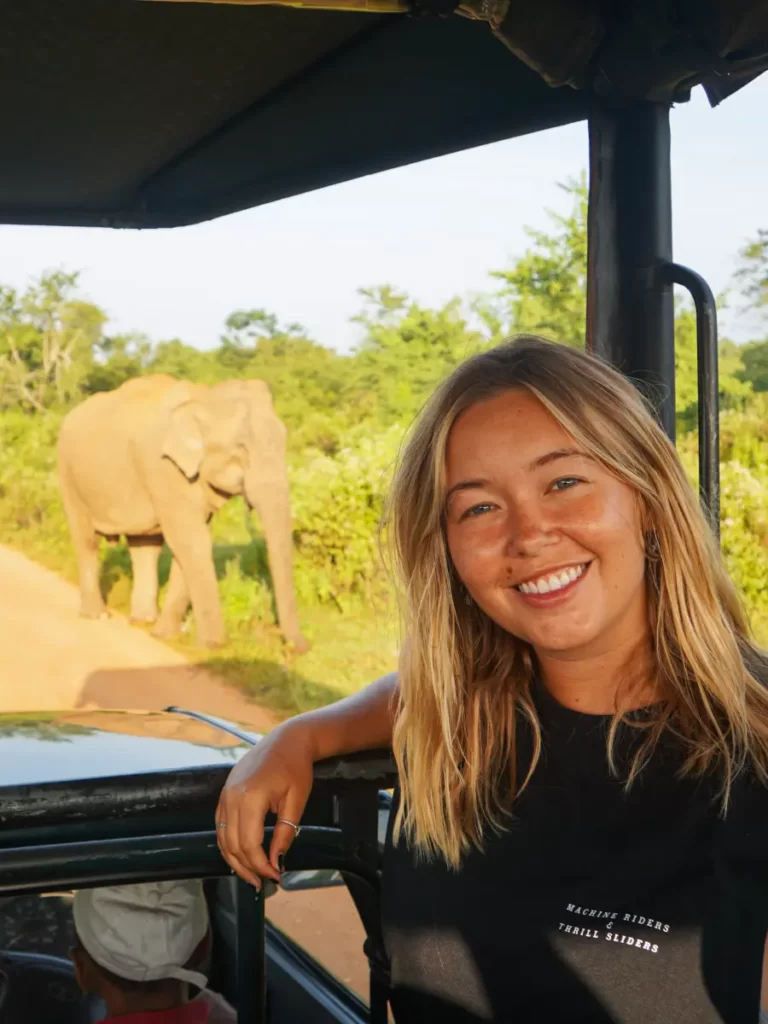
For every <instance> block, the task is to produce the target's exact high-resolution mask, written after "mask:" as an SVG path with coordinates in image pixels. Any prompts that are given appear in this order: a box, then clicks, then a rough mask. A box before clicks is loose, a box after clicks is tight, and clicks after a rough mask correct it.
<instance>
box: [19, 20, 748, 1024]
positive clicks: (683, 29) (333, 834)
mask: <svg viewBox="0 0 768 1024" xmlns="http://www.w3.org/2000/svg"><path fill="white" fill-rule="evenodd" d="M291 7H305V8H310V9H308V10H303V11H302V10H291V9H287V8H291ZM3 14H4V17H3V59H2V61H0V80H1V81H2V85H3V87H4V88H3V95H4V96H6V97H7V98H8V100H7V102H6V104H5V106H4V110H3V150H2V157H0V222H2V223H9V224H10V223H13V224H58V225H80V226H100V227H103V228H143V229H149V228H171V227H177V226H180V225H184V224H191V223H195V222H200V221H203V220H206V219H209V218H212V217H216V216H221V215H224V214H231V213H234V212H235V211H238V210H243V209H246V208H249V207H253V206H257V205H259V204H263V203H269V202H273V201H275V200H277V199H281V198H284V197H288V196H293V195H297V194H298V193H301V192H305V191H308V190H310V189H315V188H320V187H323V186H327V185H330V184H334V183H337V182H341V181H346V180H349V179H352V178H355V177H359V176H361V175H365V174H371V173H373V172H375V171H381V170H384V169H387V168H391V167H396V166H401V165H403V164H406V163H410V162H413V161H416V160H420V159H426V158H428V157H436V156H439V155H442V154H445V153H449V152H455V151H458V150H461V149H465V148H468V147H470V146H477V145H481V144H485V143H490V142H494V141H498V140H501V139H509V138H512V137H514V136H518V135H523V134H526V133H529V132H533V131H538V130H542V129H545V128H550V127H553V126H556V125H563V124H568V123H574V122H585V123H586V125H587V126H588V131H589V161H590V181H589V189H590V197H589V198H590V203H589V223H588V249H589V252H588V266H589V273H588V278H589V279H588V287H587V347H588V349H589V350H591V351H594V352H597V353H599V354H600V355H601V356H603V357H605V358H607V359H609V360H610V361H611V362H612V363H613V364H614V365H616V366H617V367H619V368H620V369H621V370H622V371H623V372H624V373H626V374H628V375H629V376H631V377H632V378H633V379H635V380H637V381H640V382H643V383H645V384H646V385H648V387H649V388H650V390H651V392H652V393H653V397H654V398H655V400H656V405H657V411H658V416H659V420H660V422H661V423H662V425H663V426H664V428H665V429H666V430H667V432H668V433H669V435H670V436H672V437H673V436H674V429H675V420H674V410H675V338H674V302H673V286H674V285H675V284H678V285H682V286H683V287H686V288H687V289H688V290H689V291H691V293H692V296H693V299H694V303H695V305H696V311H697V322H698V360H699V363H698V368H699V442H700V443H699V463H700V466H699V482H700V488H701V497H702V502H703V505H704V508H705V511H706V513H707V515H708V516H709V517H710V520H711V523H712V526H713V529H714V530H715V531H717V527H718V522H719V476H718V474H719V462H718V445H719V437H718V378H717V355H718V349H717V322H716V310H715V303H714V299H713V297H712V293H711V291H710V289H709V288H708V286H707V284H706V282H705V281H703V279H702V278H701V277H700V276H699V275H698V274H696V273H695V272H693V271H691V270H688V269H687V268H684V267H680V266H678V265H677V264H675V262H674V260H673V248H672V190H671V173H670V119H669V111H670V108H671V106H672V104H673V103H682V102H685V101H686V100H687V99H688V98H689V96H690V91H691V89H692V88H694V87H695V86H703V87H704V89H705V90H706V92H707V95H708V97H709V99H710V102H711V103H712V104H713V105H715V104H718V103H720V102H722V101H723V100H726V99H727V97H728V96H730V95H731V94H732V93H734V92H735V91H736V90H738V89H740V88H742V87H744V86H747V87H748V83H749V82H750V81H751V80H752V79H754V78H755V77H756V76H757V75H758V74H761V73H762V72H763V71H764V70H765V69H766V68H767V67H768V4H766V3H765V2H764V0H742V2H740V3H738V4H737V3H735V2H728V0H711V2H710V3H708V4H701V3H697V2H694V0H674V2H673V0H668V2H663V3H658V2H652V0H621V2H619V0H578V2H576V0H515V2H510V0H275V2H274V3H269V2H265V0H240V2H232V3H215V2H214V3H206V2H202V3H189V2H188V3H164V2H145V0H10V3H6V4H5V5H4V11H3ZM585 131H586V129H585ZM734 157H736V158H738V154H734ZM482 188H483V181H482V180H479V181H467V189H468V190H470V189H482ZM295 244H296V245H297V246H299V245H300V244H301V239H300V238H297V239H296V240H295ZM41 641H44V638H42V637H41ZM182 725H183V726H184V727H185V728H182ZM256 741H257V737H255V736H252V735H250V734H248V733H246V732H243V731H242V730H240V729H238V728H237V727H235V726H233V725H230V724H229V723H226V722H220V721H215V720H213V719H210V718H206V717H205V716H202V715H194V714H193V713H190V712H183V711H179V710H177V709H169V710H168V711H167V712H165V713H163V714H153V715H129V714H124V715H116V714H114V713H110V714H108V715H107V714H105V713H99V712H93V713H80V712H72V713H64V714H61V715H54V716H15V717H8V716H6V717H5V718H0V899H2V900H3V901H4V902H3V903H2V905H1V906H0V914H2V917H1V918H0V927H2V928H3V929H4V932H3V935H4V939H3V943H2V945H3V947H4V950H3V952H2V953H0V1024H17V1022H18V1024H21V1022H22V1021H23V1022H24V1024H26V1022H27V1021H45V1022H48V1024H69V1022H77V1024H80V1022H83V1024H85V1022H87V1021H93V1020H97V1019H98V1017H99V1014H100V1008H99V1007H98V1006H95V1005H92V1004H91V1003H90V1002H88V1001H82V1000H81V999H80V997H79V994H78V993H77V991H76V989H75V985H74V979H73V976H72V972H71V970H70V968H69V966H68V963H67V960H66V958H65V956H64V952H65V948H66V941H65V939H64V938H62V935H61V934H60V928H65V927H66V921H67V910H66V907H67V900H68V899H69V894H70V893H71V892H72V890H73V889H76V888H77V887H79V886H94V885H99V884H102V883H107V882H109V883H119V882H132V881H138V880H149V879H161V878H173V877H181V876H185V877H196V878H203V879H205V881H206V886H207V891H208V895H209V899H210V903H211V909H212V918H213V921H214V923H215V931H216V934H215V944H214V954H213V962H212V964H211V985H212V987H213V988H215V989H216V988H217V989H218V990H220V991H221V992H222V993H223V994H224V995H225V996H226V997H227V998H229V999H230V1000H231V1001H232V1002H233V1003H234V1004H236V1006H237V1009H238V1013H239V1020H240V1021H241V1022H243V1024H257V1022H258V1024H261V1022H264V1021H266V1020H268V1021H270V1022H271V1024H288V1022H294V1021H296V1022H312V1024H326V1022H327V1024H331V1022H341V1024H358V1022H363V1021H366V1020H371V1021H372V1022H373V1024H383V1022H384V1021H385V1020H386V1018H387V1009H386V1004H387V998H386V994H387V987H386V985H387V981H386V961H385V959H384V951H383V949H382V943H381V935H380V932H379V881H380V874H379V871H380V869H379V846H380V817H385V816H386V798H385V797H383V796H382V795H381V793H382V791H384V790H387V789H388V788H390V787H391V786H392V785H393V783H394V774H393V765H392V762H391V759H390V757H389V755H388V754H386V753H382V754H380V755H366V756H365V757H359V758H356V757H350V758H344V759H342V760H339V761H335V762H332V763H327V764H320V765H318V766H317V769H316V774H315V787H314V792H313V794H312V797H311V801H310V805H309V807H308V809H307V814H306V816H305V819H304V821H303V825H304V829H303V831H302V833H301V835H300V836H299V838H298V840H297V841H296V843H295V844H294V845H293V846H292V848H291V851H290V854H289V856H288V859H287V867H288V869H289V871H290V872H291V875H292V876H293V878H294V880H295V884H300V883H301V878H300V877H298V876H295V875H293V873H294V872H306V871H323V872H326V873H327V872H330V873H331V874H330V875H329V874H325V875H324V876H322V878H317V877H316V878H315V882H316V884H320V882H323V884H327V883H330V882H334V881H336V879H335V878H334V876H333V873H338V876H339V877H340V878H341V879H342V880H343V881H344V882H345V883H346V885H347V887H348V889H349V892H350V894H351V896H352V898H353V900H354V902H355V905H356V907H357V909H358V911H359V913H360V916H361V919H362V922H363V925H364V928H365V932H366V934H367V940H366V953H367V955H368V959H369V963H370V965H371V987H370V1007H366V1005H365V1002H364V1000H362V999H360V998H359V997H357V996H355V995H354V994H353V993H352V992H350V991H349V990H348V989H346V988H345V986H344V985H342V984H340V983H339V982H338V981H337V980H336V979H335V978H334V977H332V976H331V975H330V974H329V973H328V972H327V971H325V970H323V968H322V967H321V966H320V965H319V964H318V963H317V962H315V960H314V959H313V958H311V957H310V956H308V955H307V954H306V953H305V952H304V951H303V950H302V949H300V948H299V947H298V946H297V945H296V944H295V943H293V942H291V941H290V940H289V939H288V938H287V937H286V936H285V935H284V934H281V932H280V931H279V930H278V929H277V928H276V927H274V926H273V925H272V924H271V923H269V922H268V921H266V920H265V906H264V899H263V898H261V897H259V896H257V895H256V894H255V893H254V890H253V889H252V888H250V887H248V886H247V885H244V884H243V883H241V882H239V881H236V880H234V879H233V877H232V876H231V875H230V873H229V871H228V868H227V867H226V865H225V864H224V862H223V861H222V859H221V857H220V856H219V852H218V849H217V846H216V839H215V836H214V834H213V813H214V808H215V805H216V802H217V797H218V793H219V791H220V789H221V786H222V784H223V782H224V779H225V777H226V774H227V772H228V770H229V769H230V768H231V766H232V765H233V764H234V763H235V762H236V761H237V759H238V757H240V756H241V755H242V753H243V751H244V750H246V749H247V747H248V745H249V744H251V743H253V742H256ZM305 878H306V876H305ZM290 885H291V878H290V877H289V879H288V880H287V882H286V886H287V887H290ZM289 895H290V894H289ZM29 901H31V902H29ZM49 920H50V921H51V922H52V923H51V924H50V926H49V925H48V924H45V923H44V922H47V921H49ZM59 921H60V922H61V925H59V924H58V923H57V922H59ZM14 922H15V923H14ZM49 940H50V941H49Z"/></svg>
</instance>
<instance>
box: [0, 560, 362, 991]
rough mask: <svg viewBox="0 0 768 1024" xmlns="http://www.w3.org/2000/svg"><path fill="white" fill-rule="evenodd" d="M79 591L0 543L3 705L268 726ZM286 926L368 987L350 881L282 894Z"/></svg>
mask: <svg viewBox="0 0 768 1024" xmlns="http://www.w3.org/2000/svg"><path fill="white" fill-rule="evenodd" d="M78 607H79V595H78V592H77V589H76V588H75V587H73V586H72V585H71V584H70V583H67V582H66V581H65V580H62V579H61V578H60V577H58V576H56V575H55V574H54V573H51V572H49V571H48V570H47V569H44V568H42V567H41V566H39V565H37V564H35V563H34V562H31V561H29V559H27V558H24V557H23V556H22V555H19V554H17V553H16V552H15V551H10V550H9V549H8V548H4V547H2V546H0V712H3V711H48V710H61V709H64V708H66V709H69V708H80V707H88V706H96V707H104V708H123V709H142V710H151V711H153V710H160V709H162V708H164V707H168V706H169V705H171V704H177V705H180V706H182V707H187V708H194V709H195V710H197V711H204V712H208V713H210V714H214V715H217V716H219V717H220V718H227V719H230V720H232V721H235V722H243V723H247V724H248V725H250V726H251V727H252V728H253V729H255V730H256V731H259V732H261V731H266V730H268V729H269V728H271V726H272V725H274V718H273V717H272V715H270V714H269V712H268V711H266V710H265V709H264V708H261V707H259V706H258V705H256V704H252V703H250V702H249V701H248V700H246V698H245V697H244V695H243V694H242V693H240V692H239V691H238V690H235V689H233V688H231V687H229V686H227V685H226V684H224V683H223V682H222V681H221V680H220V679H218V678H217V677H215V676H213V675H212V674H211V673H210V672H207V671H206V670H205V669H203V668H200V667H198V666H195V665H192V664H190V663H189V662H188V661H187V660H186V659H185V658H184V657H183V656H182V655H180V654H178V653H177V652H176V651H173V650H171V649H170V648H169V647H166V646H165V645H164V644H162V643H160V642H159V641H157V640H155V639H153V638H152V637H151V636H149V635H148V634H147V633H145V632H144V631H142V630H140V629H135V628H133V627H132V626H131V625H130V624H129V623H128V622H127V621H126V620H125V619H124V618H123V617H122V616H119V615H114V616H112V617H111V618H108V619H101V620H98V621H90V620H87V619H82V618H80V615H79V613H78ZM267 908H268V910H267V912H268V916H269V917H270V918H271V919H272V920H273V921H274V923H275V924H276V925H278V927H280V928H282V929H283V930H284V931H285V932H286V933H287V934H288V935H290V936H291V938H293V939H295V940H296V941H297V942H299V943H300V944H301V945H302V946H304V948H305V949H307V951H308V952H309V953H310V954H311V955H313V956H315V957H317V958H318V959H319V960H321V962H322V963H323V964H324V965H325V966H326V967H327V968H328V969H329V970H331V971H333V972H334V973H335V974H336V975H337V976H338V977H340V978H341V979H342V980H344V981H345V982H346V983H347V984H348V985H350V986H351V987H353V988H356V989H357V990H358V991H359V992H361V994H363V995H365V993H366V992H367V966H366V963H365V959H364V957H363V954H362V944H363V937H364V935H363V930H362V926H361V924H360V920H359V918H358V916H357V913H356V911H355V909H354V906H353V904H352V901H351V899H350V897H349V895H348V893H347V891H346V889H339V888H335V889H326V890H318V891H315V892H312V891H308V892H293V893H286V892H278V893H277V894H275V896H273V897H271V898H270V900H269V901H268V903H267Z"/></svg>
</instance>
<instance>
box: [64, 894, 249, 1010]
mask: <svg viewBox="0 0 768 1024" xmlns="http://www.w3.org/2000/svg"><path fill="white" fill-rule="evenodd" d="M72 915H73V920H74V926H75V948H74V949H73V951H72V959H73V962H74V965H75V974H76V977H77V981H78V984H79V985H80V987H81V988H82V989H83V991H86V992H90V993H92V994H93V995H97V996H99V997H100V998H101V999H103V1001H104V1003H105V1004H106V1007H107V1012H108V1014H109V1016H108V1018H107V1019H108V1020H110V1021H111V1020H112V1019H119V1021H120V1024H234V1022H235V1020H236V1014H235V1011H234V1010H233V1009H232V1007H231V1006H230V1005H229V1004H228V1003H227V1002H226V1001H225V1000H224V999H222V997H221V996H218V995H216V994H215V993H212V992H210V991H209V990H208V989H207V988H206V985H207V978H206V977H205V975H204V974H203V973H201V972H200V971H199V970H195V967H196V966H198V965H200V964H202V962H203V961H204V960H205V958H206V956H207V953H208V950H209V946H210V940H211V933H210V925H209V920H208V908H207V906H206V902H205V895H204V893H203V887H202V884H201V883H200V882H199V881H173V882H145V883H142V884H139V885H118V886H108V887H105V888H100V889H82V890H80V891H78V892H76V893H75V896H74V900H73V903H72ZM190 985H193V986H195V987H196V988H198V989H200V993H199V995H197V996H196V997H195V998H193V999H190V998H189V986H190Z"/></svg>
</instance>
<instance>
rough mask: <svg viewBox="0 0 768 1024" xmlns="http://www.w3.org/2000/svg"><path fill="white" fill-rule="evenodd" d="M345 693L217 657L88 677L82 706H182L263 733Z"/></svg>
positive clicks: (272, 665) (272, 668)
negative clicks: (254, 728) (199, 661)
mask: <svg viewBox="0 0 768 1024" xmlns="http://www.w3.org/2000/svg"><path fill="white" fill-rule="evenodd" d="M340 696H341V694H340V693H339V691H338V690H336V689H334V688H333V687H332V686H328V685H327V684H325V683H318V682H314V681H313V680H311V679H307V678H306V677H305V676H302V675H301V674H300V673H298V672H295V671H293V669H291V668H288V667H287V666H285V665H281V664H279V663H277V662H273V661H265V660H253V661H249V660H245V659H242V660H238V659H236V658H211V659H208V660H206V661H205V662H202V663H200V664H187V665H157V666H153V667H149V668H134V667H131V668H102V669H98V670H96V671H94V672H91V673H90V675H88V676H87V678H86V680H85V682H84V684H83V686H82V689H81V690H80V695H79V699H78V700H77V703H76V705H75V706H76V707H80V708H82V707H92V706H94V705H95V706H96V707H100V708H129V709H136V710H144V711H158V710H161V709H162V708H165V707H168V706H169V705H171V704H176V705H178V706H180V707H184V708H188V709H190V710H193V711H202V712H205V713H207V714H211V715H218V716H219V717H221V718H230V719H232V720H233V721H236V722H244V723H247V724H249V725H252V726H255V727H257V728H258V729H260V730H264V729H270V728H271V727H272V726H273V725H275V724H276V723H277V722H278V721H279V720H280V719H282V718H286V717H288V716H290V715H293V714H296V713H297V712H299V711H302V710H304V709H306V708H307V707H317V706H318V705H320V704H330V703H331V702H333V701H335V700H338V699H339V697H340Z"/></svg>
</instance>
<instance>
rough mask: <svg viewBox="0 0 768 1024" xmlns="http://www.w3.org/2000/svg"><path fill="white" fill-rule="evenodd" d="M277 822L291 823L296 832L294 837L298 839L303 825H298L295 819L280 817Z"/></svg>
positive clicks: (282, 823)
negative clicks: (289, 819)
mask: <svg viewBox="0 0 768 1024" xmlns="http://www.w3.org/2000/svg"><path fill="white" fill-rule="evenodd" d="M277 824H278V825H290V826H291V828H292V829H293V833H294V835H293V838H294V839H297V838H298V836H299V833H300V832H301V825H297V824H296V823H295V822H293V821H288V819H287V818H278V819H277Z"/></svg>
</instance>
